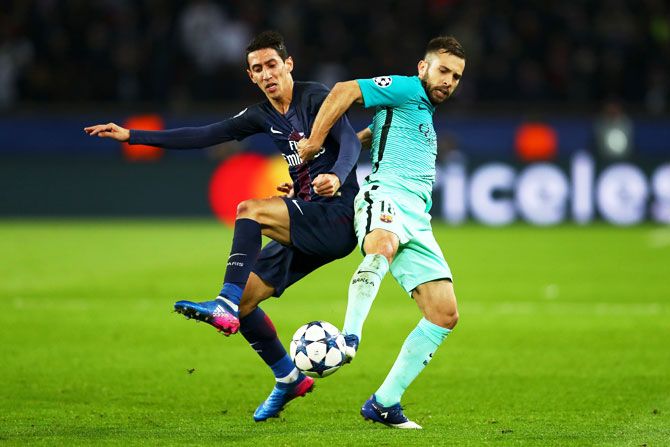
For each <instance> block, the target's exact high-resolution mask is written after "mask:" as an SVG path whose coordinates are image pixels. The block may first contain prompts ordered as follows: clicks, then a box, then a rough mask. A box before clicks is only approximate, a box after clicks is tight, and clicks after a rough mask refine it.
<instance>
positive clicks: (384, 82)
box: [372, 76, 393, 88]
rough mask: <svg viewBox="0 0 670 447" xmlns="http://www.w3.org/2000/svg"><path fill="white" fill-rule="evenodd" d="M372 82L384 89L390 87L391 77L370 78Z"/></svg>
mask: <svg viewBox="0 0 670 447" xmlns="http://www.w3.org/2000/svg"><path fill="white" fill-rule="evenodd" d="M372 81H373V82H374V83H375V84H377V86H379V87H381V88H386V87H388V86H389V85H391V83H392V82H393V79H392V78H391V76H377V77H376V78H372Z"/></svg>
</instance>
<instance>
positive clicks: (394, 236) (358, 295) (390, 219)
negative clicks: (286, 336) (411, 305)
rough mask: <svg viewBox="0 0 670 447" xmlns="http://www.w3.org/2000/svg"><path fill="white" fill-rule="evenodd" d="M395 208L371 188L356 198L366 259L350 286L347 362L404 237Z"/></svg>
mask: <svg viewBox="0 0 670 447" xmlns="http://www.w3.org/2000/svg"><path fill="white" fill-rule="evenodd" d="M373 188H374V187H373ZM395 208H396V207H395V205H394V203H393V202H392V201H391V199H390V198H389V197H388V196H386V195H383V194H379V191H377V190H375V189H372V188H370V189H369V190H364V191H362V192H361V193H360V194H359V196H358V197H357V202H356V216H355V225H356V232H357V233H358V234H359V238H360V239H362V240H363V244H362V250H363V253H364V254H365V256H364V258H363V260H362V261H361V263H360V264H359V266H358V268H357V269H356V271H355V272H354V274H353V276H352V278H351V281H350V282H349V294H348V299H347V311H346V314H345V318H344V326H343V331H344V333H345V339H346V341H347V352H346V354H347V360H348V361H349V362H350V361H351V360H352V359H353V358H354V356H355V355H356V350H357V349H358V344H359V343H360V340H361V338H362V333H363V323H364V322H365V319H366V318H367V316H368V314H369V312H370V308H371V307H372V303H373V302H374V300H375V297H376V296H377V293H378V292H379V286H380V285H381V282H382V280H383V279H384V276H385V275H386V273H387V272H388V270H389V265H390V264H391V262H393V258H394V257H395V255H396V253H397V252H398V247H399V244H400V237H399V235H402V234H403V230H402V227H401V225H400V221H401V216H399V215H396V212H395Z"/></svg>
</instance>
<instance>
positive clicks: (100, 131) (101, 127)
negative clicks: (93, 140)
mask: <svg viewBox="0 0 670 447" xmlns="http://www.w3.org/2000/svg"><path fill="white" fill-rule="evenodd" d="M84 132H86V133H87V134H89V135H90V136H92V137H95V136H98V137H100V138H112V139H114V140H116V141H120V142H122V143H125V142H127V141H128V140H130V130H129V129H126V128H124V127H121V126H119V125H117V124H114V123H107V124H96V125H95V126H88V127H84Z"/></svg>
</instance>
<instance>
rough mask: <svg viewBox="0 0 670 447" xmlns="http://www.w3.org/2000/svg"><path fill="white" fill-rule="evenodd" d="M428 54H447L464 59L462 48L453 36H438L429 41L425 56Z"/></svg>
mask: <svg viewBox="0 0 670 447" xmlns="http://www.w3.org/2000/svg"><path fill="white" fill-rule="evenodd" d="M428 53H449V54H453V55H454V56H456V57H460V58H461V59H465V51H463V47H462V46H461V44H460V43H459V42H458V40H456V38H455V37H453V36H439V37H434V38H432V39H430V42H428V45H427V46H426V54H428Z"/></svg>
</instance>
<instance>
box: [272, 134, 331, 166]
mask: <svg viewBox="0 0 670 447" xmlns="http://www.w3.org/2000/svg"><path fill="white" fill-rule="evenodd" d="M288 145H289V147H290V148H291V150H292V151H293V153H292V154H290V155H286V154H283V153H282V155H283V156H284V160H286V163H288V165H289V166H298V165H299V164H301V163H302V160H301V159H300V155H299V154H298V142H297V141H293V140H289V142H288ZM324 152H326V148H325V147H322V148H321V150H320V151H319V152H318V153H317V154H316V155H315V156H314V159H316V158H318V157H319V156H320V155H321V154H323V153H324Z"/></svg>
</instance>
